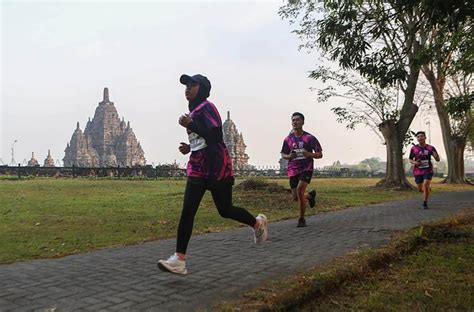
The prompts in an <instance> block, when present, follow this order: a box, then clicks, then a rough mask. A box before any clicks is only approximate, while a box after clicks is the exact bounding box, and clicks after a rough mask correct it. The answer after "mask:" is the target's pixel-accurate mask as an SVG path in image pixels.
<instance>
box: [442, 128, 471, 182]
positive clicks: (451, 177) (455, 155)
mask: <svg viewBox="0 0 474 312" xmlns="http://www.w3.org/2000/svg"><path fill="white" fill-rule="evenodd" d="M449 144H450V145H449V155H450V157H451V161H450V159H449V158H448V176H447V177H446V179H445V180H444V182H446V183H458V184H462V183H469V181H468V180H467V179H466V178H465V175H464V173H465V172H464V149H465V148H466V139H464V138H459V137H457V138H453V137H452V136H451V138H450V140H449Z"/></svg>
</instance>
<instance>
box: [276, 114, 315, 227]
mask: <svg viewBox="0 0 474 312" xmlns="http://www.w3.org/2000/svg"><path fill="white" fill-rule="evenodd" d="M291 125H292V126H293V131H292V132H291V133H290V134H289V135H288V136H287V137H286V138H285V140H284V141H283V147H282V148H281V155H282V157H283V158H284V159H286V160H288V176H289V177H290V187H291V192H292V195H293V199H294V200H295V201H298V202H299V206H300V218H299V219H298V225H297V226H298V227H305V226H306V219H305V211H306V203H307V202H308V203H309V206H310V207H311V208H312V207H314V206H315V205H316V191H315V190H312V191H310V192H309V193H308V194H305V191H306V187H307V186H308V184H309V183H310V182H311V177H312V176H313V158H322V157H323V150H322V148H321V145H320V144H319V141H318V139H316V138H315V137H314V136H313V135H312V134H310V133H308V132H306V131H303V125H304V116H303V114H301V113H298V112H296V113H294V114H293V115H292V116H291Z"/></svg>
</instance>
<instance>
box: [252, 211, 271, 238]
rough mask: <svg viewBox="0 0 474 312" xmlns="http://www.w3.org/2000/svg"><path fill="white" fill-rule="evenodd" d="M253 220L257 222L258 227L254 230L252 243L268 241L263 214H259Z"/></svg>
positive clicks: (265, 219)
mask: <svg viewBox="0 0 474 312" xmlns="http://www.w3.org/2000/svg"><path fill="white" fill-rule="evenodd" d="M255 219H257V220H258V221H259V225H258V228H257V229H254V234H255V237H254V241H255V244H261V243H263V242H264V241H266V240H267V239H268V226H267V217H266V216H265V215H264V214H259V215H258V216H257V218H255Z"/></svg>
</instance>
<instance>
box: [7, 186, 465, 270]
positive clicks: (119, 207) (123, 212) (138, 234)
mask: <svg viewBox="0 0 474 312" xmlns="http://www.w3.org/2000/svg"><path fill="white" fill-rule="evenodd" d="M273 181H277V182H278V183H280V184H282V185H285V186H287V185H288V181H287V180H286V179H281V180H273ZM377 181H378V180H377V179H314V180H313V182H312V183H311V185H312V186H313V187H316V189H317V191H318V196H319V201H318V204H317V209H316V210H315V209H310V210H309V213H308V214H314V213H320V212H324V211H330V210H336V209H341V208H344V207H349V206H356V205H364V204H371V203H378V202H383V201H388V200H396V199H402V198H407V197H413V196H420V194H418V193H416V192H399V191H384V190H381V189H377V188H374V187H373V186H374V185H375V183H376V182H377ZM237 183H239V182H237ZM184 184H185V181H184V180H108V179H104V180H94V179H90V180H89V179H54V178H50V179H40V178H36V179H29V180H28V179H25V180H5V179H3V180H0V263H10V262H14V261H18V260H25V259H34V258H46V257H60V256H64V255H67V254H71V253H78V252H83V251H87V250H93V249H97V248H103V247H107V246H115V245H127V244H133V243H139V242H143V241H147V240H154V239H159V238H167V237H174V236H175V235H176V225H177V222H178V219H179V214H180V210H181V202H182V197H183V191H184ZM467 188H469V187H468V186H458V187H453V186H447V185H434V186H433V189H434V190H435V192H438V191H448V190H463V189H467ZM234 204H235V205H237V206H243V207H246V208H248V209H249V210H250V211H251V212H252V213H253V214H255V215H256V214H257V213H265V214H266V215H267V216H268V217H269V220H270V221H276V220H281V219H285V218H296V217H297V214H298V209H297V205H296V203H294V202H293V201H292V200H291V196H290V195H289V194H288V193H268V192H261V191H251V192H245V191H237V192H235V193H234ZM237 226H240V225H239V224H238V223H236V222H234V221H232V220H226V219H222V218H221V217H220V216H219V215H218V213H217V211H216V209H215V208H214V205H213V203H212V199H211V197H210V195H209V194H206V196H205V198H204V200H203V202H202V204H201V207H200V209H199V212H198V215H197V217H196V223H195V227H194V232H195V233H204V232H210V231H220V230H223V229H226V228H231V227H237Z"/></svg>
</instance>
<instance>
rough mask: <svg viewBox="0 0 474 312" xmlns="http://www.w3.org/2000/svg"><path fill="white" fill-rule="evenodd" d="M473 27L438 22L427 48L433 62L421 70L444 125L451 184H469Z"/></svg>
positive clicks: (473, 95)
mask: <svg viewBox="0 0 474 312" xmlns="http://www.w3.org/2000/svg"><path fill="white" fill-rule="evenodd" d="M472 28H473V27H472V22H471V20H470V19H467V20H466V21H464V22H462V21H461V23H459V24H456V25H452V26H449V25H448V26H446V24H445V23H443V24H440V23H436V24H434V25H433V27H432V28H431V31H430V36H429V40H428V43H427V46H426V48H425V49H424V54H425V55H426V56H427V58H429V59H430V62H429V63H427V64H424V65H423V67H422V70H423V73H424V75H425V77H426V79H427V80H428V82H429V83H430V85H431V89H432V92H433V97H434V102H435V107H436V112H437V114H438V118H439V121H440V125H441V133H442V135H443V144H444V147H445V150H446V155H447V158H448V174H447V177H446V179H445V181H446V182H448V183H468V181H467V179H466V178H465V173H464V150H465V148H466V143H467V139H468V136H469V133H470V132H471V131H472V130H471V129H472V122H473V115H472V106H473V98H474V93H473V90H472V86H473V83H472V71H473V67H474V60H473V57H474V39H473V38H474V37H473V31H474V29H472ZM446 87H448V89H447V90H446Z"/></svg>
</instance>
